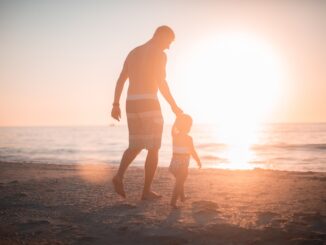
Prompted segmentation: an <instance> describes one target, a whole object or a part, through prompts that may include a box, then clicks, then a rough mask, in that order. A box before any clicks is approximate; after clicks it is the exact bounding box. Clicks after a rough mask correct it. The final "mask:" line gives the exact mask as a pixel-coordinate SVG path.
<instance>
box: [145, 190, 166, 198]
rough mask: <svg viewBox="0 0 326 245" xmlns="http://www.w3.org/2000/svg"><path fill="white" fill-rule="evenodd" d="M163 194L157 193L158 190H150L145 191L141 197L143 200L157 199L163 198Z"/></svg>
mask: <svg viewBox="0 0 326 245" xmlns="http://www.w3.org/2000/svg"><path fill="white" fill-rule="evenodd" d="M161 197H162V196H161V195H160V194H157V193H156V192H154V191H150V192H148V193H143V195H142V197H141V199H142V200H155V199H159V198H161Z"/></svg>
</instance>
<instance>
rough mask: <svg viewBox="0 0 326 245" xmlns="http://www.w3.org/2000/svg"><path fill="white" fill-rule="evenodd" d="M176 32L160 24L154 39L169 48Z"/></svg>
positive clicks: (158, 43)
mask: <svg viewBox="0 0 326 245" xmlns="http://www.w3.org/2000/svg"><path fill="white" fill-rule="evenodd" d="M174 37H175V35H174V32H173V30H172V29H171V28H170V27H168V26H159V27H158V28H157V29H156V30H155V32H154V35H153V41H154V42H155V43H156V44H157V45H158V46H159V47H160V48H161V49H162V50H164V49H168V48H169V47H170V44H171V43H172V42H173V41H174Z"/></svg>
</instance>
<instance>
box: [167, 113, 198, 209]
mask: <svg viewBox="0 0 326 245" xmlns="http://www.w3.org/2000/svg"><path fill="white" fill-rule="evenodd" d="M191 126H192V118H191V117H190V116H189V115H186V114H181V115H179V116H178V117H177V118H176V120H175V122H174V124H173V127H172V139H173V156H172V160H171V163H170V167H169V170H170V172H171V173H172V174H173V175H174V177H175V186H174V189H173V193H172V198H171V206H172V207H173V208H177V205H176V203H177V200H178V198H180V200H181V201H182V202H184V201H185V194H184V183H185V181H186V179H187V176H188V166H189V161H190V156H192V157H193V158H194V159H195V160H196V162H197V164H198V167H199V168H201V162H200V159H199V157H198V155H197V152H196V150H195V147H194V145H193V141H192V138H191V136H189V135H188V134H189V132H190V129H191Z"/></svg>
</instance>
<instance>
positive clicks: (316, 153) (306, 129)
mask: <svg viewBox="0 0 326 245" xmlns="http://www.w3.org/2000/svg"><path fill="white" fill-rule="evenodd" d="M170 130H171V126H169V125H167V126H165V128H164V133H163V141H162V147H161V150H160V158H159V159H160V160H159V166H168V165H169V162H170V159H171V151H172V146H171V142H172V140H171V135H170ZM191 135H192V137H193V139H194V144H195V146H196V149H197V152H198V154H199V156H200V158H201V160H202V164H203V167H204V168H226V169H254V168H262V169H276V170H288V171H318V172H326V123H320V124H264V125H262V126H261V127H260V128H259V129H257V130H256V131H254V132H252V135H254V136H255V137H254V138H255V140H254V141H250V140H249V139H252V138H253V137H251V136H252V135H251V136H250V135H248V134H241V133H239V134H238V135H237V134H235V135H234V134H233V135H232V140H229V139H228V138H227V137H222V135H224V136H225V135H227V133H226V134H225V132H221V129H219V128H218V127H217V126H215V125H209V124H201V125H194V126H193V128H192V131H191ZM246 137H248V140H247V139H246ZM226 139H228V140H226ZM127 145H128V130H127V126H126V125H118V126H94V127H1V128H0V161H2V162H23V163H46V164H51V163H52V164H77V163H78V164H79V163H81V164H84V163H87V164H92V163H94V164H95V163H105V164H119V161H120V158H121V155H122V153H123V151H124V149H125V148H126V147H127ZM145 158H146V151H145V150H144V151H143V152H142V153H141V154H140V155H139V156H138V157H137V158H136V159H135V161H134V163H133V165H135V166H141V165H143V164H144V160H145ZM190 166H191V167H195V166H196V164H195V162H194V161H193V160H192V161H191V165H190Z"/></svg>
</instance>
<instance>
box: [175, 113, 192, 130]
mask: <svg viewBox="0 0 326 245" xmlns="http://www.w3.org/2000/svg"><path fill="white" fill-rule="evenodd" d="M191 126H192V118H191V116H189V115H187V114H181V115H179V116H177V118H176V119H175V122H174V125H173V128H175V129H176V130H177V131H178V132H180V133H181V132H182V133H189V131H190V129H191ZM172 130H173V129H172ZM172 134H173V131H172Z"/></svg>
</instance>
